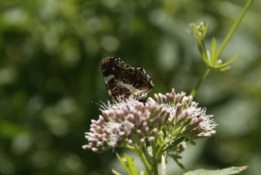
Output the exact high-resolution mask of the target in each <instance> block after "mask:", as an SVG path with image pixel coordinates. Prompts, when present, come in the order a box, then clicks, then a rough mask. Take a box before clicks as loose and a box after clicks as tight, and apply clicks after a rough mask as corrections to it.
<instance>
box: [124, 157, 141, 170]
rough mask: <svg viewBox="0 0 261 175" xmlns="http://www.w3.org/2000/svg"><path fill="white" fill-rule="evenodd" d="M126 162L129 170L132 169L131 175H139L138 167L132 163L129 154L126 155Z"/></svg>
mask: <svg viewBox="0 0 261 175" xmlns="http://www.w3.org/2000/svg"><path fill="white" fill-rule="evenodd" d="M124 156H125V158H126V160H127V163H128V168H129V169H130V171H131V175H138V173H137V170H136V167H135V165H134V163H133V161H132V159H131V158H130V157H129V156H128V155H127V154H124Z"/></svg>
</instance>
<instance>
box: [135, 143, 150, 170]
mask: <svg viewBox="0 0 261 175" xmlns="http://www.w3.org/2000/svg"><path fill="white" fill-rule="evenodd" d="M135 152H136V153H137V154H138V156H139V157H140V160H141V161H142V163H143V165H144V167H145V169H146V171H147V172H148V173H150V172H151V169H152V167H151V165H150V164H149V163H148V161H147V159H146V157H145V155H144V154H143V152H142V149H140V148H138V147H137V146H135Z"/></svg>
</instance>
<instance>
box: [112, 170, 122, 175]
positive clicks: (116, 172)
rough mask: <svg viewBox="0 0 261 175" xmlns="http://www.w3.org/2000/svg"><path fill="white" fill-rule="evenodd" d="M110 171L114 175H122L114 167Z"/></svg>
mask: <svg viewBox="0 0 261 175" xmlns="http://www.w3.org/2000/svg"><path fill="white" fill-rule="evenodd" d="M112 172H113V174H115V175H122V174H121V173H119V172H118V171H116V170H115V169H112Z"/></svg>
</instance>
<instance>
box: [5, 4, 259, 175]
mask: <svg viewBox="0 0 261 175" xmlns="http://www.w3.org/2000/svg"><path fill="white" fill-rule="evenodd" d="M245 2H246V1H245V0H231V1H227V0H212V1H169V0H142V1H120V0H109V1H106V0H85V1H83V0H63V1H54V0H23V1H20V0H12V1H10V0H1V1H0V174H3V175H15V174H21V175H22V174H26V175H30V174H33V175H35V174H38V175H45V174H55V175H65V174H77V175H83V174H88V175H94V174H103V175H107V174H111V167H110V166H111V164H110V163H111V160H112V159H113V158H115V155H114V154H113V153H111V152H106V153H103V154H94V153H92V152H91V151H84V150H82V149H81V146H82V145H83V144H85V142H86V141H85V139H84V132H85V131H88V129H89V128H88V127H89V125H90V120H91V119H97V117H98V114H99V112H98V110H97V105H95V104H92V103H91V102H92V101H94V102H98V101H100V100H101V101H106V100H109V97H108V95H107V91H106V88H105V85H104V83H103V79H102V76H101V70H100V63H101V60H102V59H103V58H104V57H107V56H117V57H121V58H122V59H123V60H124V61H126V62H127V63H129V64H131V65H133V66H135V67H144V68H145V69H146V71H147V72H148V73H149V74H150V76H151V77H152V79H153V82H154V84H155V88H154V89H153V91H152V92H151V93H153V92H167V91H169V90H170V89H171V88H172V87H174V88H175V89H176V91H177V92H180V91H187V92H189V91H190V90H191V88H192V87H193V86H194V84H195V82H196V81H197V80H198V77H199V76H200V75H201V73H202V70H203V68H204V66H202V60H201V57H200V56H201V55H199V54H198V51H197V48H196V46H195V44H194V41H193V39H192V37H189V36H188V35H187V33H186V32H185V31H184V29H185V28H187V26H188V24H189V23H191V22H193V21H194V22H195V21H202V20H203V21H206V22H207V23H208V24H209V29H208V36H215V38H216V46H217V47H216V48H218V46H220V44H221V42H220V41H222V40H223V39H224V36H225V35H226V34H227V31H228V29H229V28H230V27H231V25H232V23H233V21H234V20H235V19H236V17H237V16H238V14H239V13H240V11H241V10H242V7H243V5H244V4H245ZM259 19H260V0H256V1H254V3H253V5H252V6H251V8H250V11H249V13H247V15H246V17H245V20H243V21H242V23H241V24H240V27H239V28H238V29H237V32H236V34H235V35H234V36H233V37H232V38H231V40H230V42H229V43H228V45H227V47H226V48H225V49H224V52H223V54H222V58H232V57H233V56H234V55H235V54H236V53H238V55H239V56H238V58H237V59H236V61H234V62H233V63H232V68H233V69H230V70H229V71H227V72H225V73H224V74H222V73H217V74H216V73H213V74H209V77H208V78H207V79H206V80H205V81H204V84H202V86H201V88H200V89H199V91H197V96H196V98H197V101H200V103H201V105H202V106H207V107H208V111H209V112H210V113H215V116H216V117H215V120H216V121H217V123H219V127H218V131H217V135H216V137H215V138H213V139H212V140H209V141H208V142H206V143H204V144H198V145H197V150H196V151H195V153H191V154H190V155H189V159H186V158H185V157H184V158H183V159H182V160H183V162H182V163H183V164H185V165H188V167H186V168H188V169H195V168H196V167H198V166H199V164H200V165H201V167H209V166H211V167H215V168H224V167H229V166H232V165H244V164H247V165H249V166H250V167H249V168H248V169H247V170H246V172H247V173H248V174H251V175H259V166H260V162H261V157H260V154H261V153H260V147H261V142H260V134H259V133H260V132H261V122H260V114H261V110H260V106H261V100H260V99H261V93H260V88H261V83H260V82H261V81H260V76H259V75H260V70H261V61H260V60H261V59H260V55H261V53H260V48H259V46H260V45H261V33H260V32H259V31H260V27H261V24H260V22H259ZM208 36H206V37H205V41H206V43H211V39H209V38H208ZM212 50H213V49H212ZM216 53H217V52H216ZM231 53H232V54H231ZM200 145H201V146H202V147H200ZM117 151H118V150H117ZM119 151H121V150H119ZM196 153H197V154H196ZM108 160H110V161H108ZM115 161H116V162H117V160H115ZM172 174H174V172H173V173H172Z"/></svg>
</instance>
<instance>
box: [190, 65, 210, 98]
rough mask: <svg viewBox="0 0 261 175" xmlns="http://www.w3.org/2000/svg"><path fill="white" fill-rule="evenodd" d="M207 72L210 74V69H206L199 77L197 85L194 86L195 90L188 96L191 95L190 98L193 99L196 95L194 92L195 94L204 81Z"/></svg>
mask: <svg viewBox="0 0 261 175" xmlns="http://www.w3.org/2000/svg"><path fill="white" fill-rule="evenodd" d="M209 72H210V68H209V67H207V69H206V70H205V72H204V73H203V74H202V75H201V77H200V79H199V81H198V83H197V84H196V86H195V88H194V89H193V90H192V91H191V93H190V95H191V96H192V97H194V96H195V95H196V92H197V90H198V88H199V86H200V85H201V83H202V82H203V81H204V80H205V79H206V77H207V76H208V74H209Z"/></svg>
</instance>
